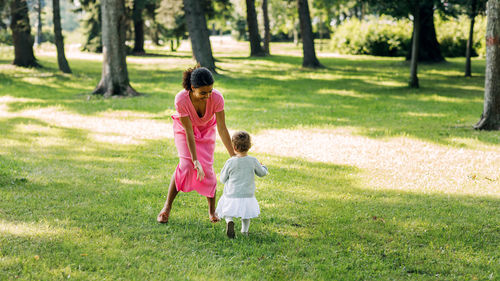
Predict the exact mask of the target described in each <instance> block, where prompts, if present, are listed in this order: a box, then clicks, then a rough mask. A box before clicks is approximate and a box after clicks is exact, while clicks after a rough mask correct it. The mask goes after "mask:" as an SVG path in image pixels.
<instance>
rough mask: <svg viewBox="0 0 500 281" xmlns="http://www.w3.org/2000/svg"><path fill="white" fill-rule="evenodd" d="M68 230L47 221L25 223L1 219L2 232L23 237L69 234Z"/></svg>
mask: <svg viewBox="0 0 500 281" xmlns="http://www.w3.org/2000/svg"><path fill="white" fill-rule="evenodd" d="M67 232H68V231H67V230H66V229H63V228H60V227H54V226H51V225H48V224H45V223H25V222H17V223H14V222H9V221H5V220H0V233H1V234H3V235H13V236H21V237H49V236H62V235H65V234H67Z"/></svg>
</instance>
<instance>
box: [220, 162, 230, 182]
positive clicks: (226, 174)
mask: <svg viewBox="0 0 500 281" xmlns="http://www.w3.org/2000/svg"><path fill="white" fill-rule="evenodd" d="M228 162H229V161H226V164H224V167H222V170H221V171H220V181H221V182H222V183H224V184H225V183H226V181H227V180H228V179H229V165H228Z"/></svg>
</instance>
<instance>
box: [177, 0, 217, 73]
mask: <svg viewBox="0 0 500 281" xmlns="http://www.w3.org/2000/svg"><path fill="white" fill-rule="evenodd" d="M183 2H184V14H185V17H186V24H187V29H188V31H189V37H190V38H191V48H192V50H193V55H194V57H195V59H196V61H197V62H198V63H199V64H200V65H201V66H204V67H206V68H208V69H210V71H212V72H215V62H214V57H213V55H212V46H211V44H210V38H209V34H208V28H207V21H206V19H205V10H204V7H203V4H204V3H202V2H203V1H199V0H183Z"/></svg>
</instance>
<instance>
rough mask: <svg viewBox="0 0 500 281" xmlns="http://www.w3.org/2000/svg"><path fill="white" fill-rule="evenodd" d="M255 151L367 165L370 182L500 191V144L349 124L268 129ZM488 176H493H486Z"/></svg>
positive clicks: (471, 191)
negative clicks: (450, 143)
mask: <svg viewBox="0 0 500 281" xmlns="http://www.w3.org/2000/svg"><path fill="white" fill-rule="evenodd" d="M253 143H254V146H253V148H252V149H253V151H255V152H257V153H268V154H272V155H276V156H283V157H298V158H302V159H306V160H311V161H320V162H324V163H332V164H338V165H349V166H353V167H357V168H360V169H362V170H363V171H364V172H363V173H361V175H360V176H361V177H362V179H363V181H364V183H365V185H366V186H367V187H369V188H372V189H375V190H380V189H395V190H409V191H414V192H419V193H450V194H468V195H490V196H500V184H499V182H500V172H499V171H500V148H499V147H498V146H492V145H486V144H482V145H480V144H479V143H478V144H477V145H476V146H480V149H470V148H453V147H446V146H441V145H437V144H432V143H428V142H424V141H420V140H415V139H411V138H408V137H391V138H385V139H372V138H369V137H365V136H360V135H358V134H357V133H356V132H355V131H353V132H348V130H346V129H340V130H336V129H331V130H320V129H309V130H308V129H302V130H287V129H284V130H265V131H262V132H260V133H259V134H257V135H255V136H253ZM485 178H488V179H490V180H486V179H485Z"/></svg>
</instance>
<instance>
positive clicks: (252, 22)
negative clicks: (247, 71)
mask: <svg viewBox="0 0 500 281" xmlns="http://www.w3.org/2000/svg"><path fill="white" fill-rule="evenodd" d="M246 3H247V25H248V39H249V40H250V56H252V57H254V56H264V55H265V52H264V50H263V49H262V46H261V45H260V42H261V40H260V35H259V25H258V22H257V12H256V11H255V0H246Z"/></svg>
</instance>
